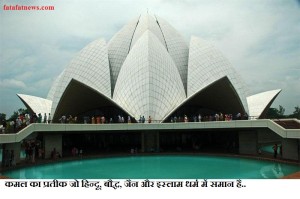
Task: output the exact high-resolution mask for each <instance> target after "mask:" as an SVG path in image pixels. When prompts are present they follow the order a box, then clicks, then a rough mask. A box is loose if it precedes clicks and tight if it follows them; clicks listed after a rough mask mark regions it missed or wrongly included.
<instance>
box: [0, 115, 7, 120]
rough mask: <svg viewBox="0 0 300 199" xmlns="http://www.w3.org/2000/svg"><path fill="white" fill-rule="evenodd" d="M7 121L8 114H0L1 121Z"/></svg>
mask: <svg viewBox="0 0 300 199" xmlns="http://www.w3.org/2000/svg"><path fill="white" fill-rule="evenodd" d="M2 120H6V114H5V113H0V121H2Z"/></svg>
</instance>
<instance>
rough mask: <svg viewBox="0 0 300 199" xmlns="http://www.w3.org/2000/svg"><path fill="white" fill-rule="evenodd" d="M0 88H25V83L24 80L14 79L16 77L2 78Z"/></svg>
mask: <svg viewBox="0 0 300 199" xmlns="http://www.w3.org/2000/svg"><path fill="white" fill-rule="evenodd" d="M0 88H11V89H15V88H21V89H25V88H26V84H25V83H24V82H22V81H19V80H16V79H4V80H0Z"/></svg>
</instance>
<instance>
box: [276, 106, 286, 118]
mask: <svg viewBox="0 0 300 199" xmlns="http://www.w3.org/2000/svg"><path fill="white" fill-rule="evenodd" d="M284 112H285V108H283V106H281V105H279V110H278V115H279V116H281V117H282V116H284Z"/></svg>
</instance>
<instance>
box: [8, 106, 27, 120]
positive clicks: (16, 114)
mask: <svg viewBox="0 0 300 199" xmlns="http://www.w3.org/2000/svg"><path fill="white" fill-rule="evenodd" d="M26 113H28V110H27V109H23V108H19V109H18V110H17V111H14V113H13V114H12V115H11V116H10V118H9V119H8V120H14V121H15V120H16V119H17V118H18V116H19V115H21V114H26Z"/></svg>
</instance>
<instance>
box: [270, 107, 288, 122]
mask: <svg viewBox="0 0 300 199" xmlns="http://www.w3.org/2000/svg"><path fill="white" fill-rule="evenodd" d="M284 112H285V108H283V106H281V105H279V109H277V108H269V110H268V112H267V115H266V118H268V119H278V118H286V116H285V115H284Z"/></svg>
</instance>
